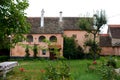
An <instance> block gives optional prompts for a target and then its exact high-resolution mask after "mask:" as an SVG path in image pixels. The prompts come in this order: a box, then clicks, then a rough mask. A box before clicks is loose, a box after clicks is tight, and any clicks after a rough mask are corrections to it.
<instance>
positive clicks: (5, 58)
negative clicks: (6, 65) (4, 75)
mask: <svg viewBox="0 0 120 80" xmlns="http://www.w3.org/2000/svg"><path fill="white" fill-rule="evenodd" d="M8 59H9V56H0V62H2V61H7V60H8Z"/></svg>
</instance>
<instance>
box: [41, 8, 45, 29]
mask: <svg viewBox="0 0 120 80" xmlns="http://www.w3.org/2000/svg"><path fill="white" fill-rule="evenodd" d="M44 13H45V11H44V9H42V11H41V27H44Z"/></svg>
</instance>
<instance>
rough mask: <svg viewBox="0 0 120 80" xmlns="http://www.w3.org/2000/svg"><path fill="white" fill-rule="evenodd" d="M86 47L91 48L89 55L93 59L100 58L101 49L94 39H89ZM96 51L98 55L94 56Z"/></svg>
mask: <svg viewBox="0 0 120 80" xmlns="http://www.w3.org/2000/svg"><path fill="white" fill-rule="evenodd" d="M84 46H89V52H88V54H89V55H91V58H94V56H95V57H96V58H99V54H100V52H101V48H100V46H99V45H98V43H97V42H94V41H93V40H92V39H88V40H86V41H85V42H84ZM94 50H95V52H96V54H94Z"/></svg>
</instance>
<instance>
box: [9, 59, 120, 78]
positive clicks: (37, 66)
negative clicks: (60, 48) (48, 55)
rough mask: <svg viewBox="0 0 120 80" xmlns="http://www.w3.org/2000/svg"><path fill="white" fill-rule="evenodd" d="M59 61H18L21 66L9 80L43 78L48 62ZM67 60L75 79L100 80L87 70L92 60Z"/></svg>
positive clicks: (94, 73)
mask: <svg viewBox="0 0 120 80" xmlns="http://www.w3.org/2000/svg"><path fill="white" fill-rule="evenodd" d="M102 60H103V59H100V60H97V63H101V61H102ZM104 60H105V59H104ZM118 61H119V59H118ZM58 62H59V61H50V60H34V61H32V60H25V61H18V63H19V66H17V67H15V68H14V70H13V71H12V72H10V73H9V74H7V80H42V79H41V77H42V75H43V74H42V73H41V70H42V69H44V68H46V67H48V64H52V65H56V64H58ZM65 62H66V63H68V64H70V69H71V76H72V78H73V80H100V75H99V74H98V73H96V72H87V63H92V62H93V61H92V60H67V61H65ZM119 62H120V61H119ZM118 66H120V65H118ZM20 68H24V71H23V72H21V71H20Z"/></svg>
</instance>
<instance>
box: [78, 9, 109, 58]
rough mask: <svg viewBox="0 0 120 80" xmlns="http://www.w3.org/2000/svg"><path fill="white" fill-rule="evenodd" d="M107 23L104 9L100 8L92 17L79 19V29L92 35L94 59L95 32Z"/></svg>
mask: <svg viewBox="0 0 120 80" xmlns="http://www.w3.org/2000/svg"><path fill="white" fill-rule="evenodd" d="M106 23H107V19H106V15H105V11H103V10H101V11H98V12H97V13H96V14H94V15H93V19H92V18H86V17H85V18H82V19H80V20H79V23H78V25H79V27H80V29H81V30H85V31H87V32H88V33H91V34H92V35H93V46H92V47H93V48H92V49H93V50H92V51H93V53H94V60H95V59H96V57H95V55H96V51H97V50H96V37H97V34H98V33H99V32H100V28H101V27H102V26H103V25H105V24H106Z"/></svg>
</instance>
